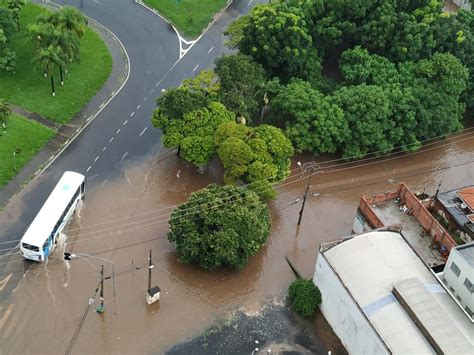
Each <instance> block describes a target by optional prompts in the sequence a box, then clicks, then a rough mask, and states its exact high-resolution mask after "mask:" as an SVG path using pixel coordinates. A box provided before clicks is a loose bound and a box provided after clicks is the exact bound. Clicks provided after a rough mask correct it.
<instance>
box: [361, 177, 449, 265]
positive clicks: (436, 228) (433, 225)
mask: <svg viewBox="0 0 474 355" xmlns="http://www.w3.org/2000/svg"><path fill="white" fill-rule="evenodd" d="M397 197H398V198H400V205H406V206H407V208H408V211H407V212H408V213H410V214H411V215H412V216H413V217H415V219H416V220H417V221H418V222H419V223H420V225H421V226H422V227H423V229H424V230H425V231H426V232H427V233H428V234H429V235H430V237H431V239H432V240H433V242H435V243H436V244H437V245H438V246H439V247H440V248H441V246H444V247H445V248H446V252H445V253H443V256H444V257H445V258H447V257H448V255H449V252H450V251H451V248H453V247H455V246H456V245H457V244H456V242H455V241H454V239H453V238H452V237H451V235H450V234H449V233H448V232H447V231H446V230H445V229H444V228H443V226H442V225H441V224H440V223H439V222H438V221H437V220H436V219H435V218H434V217H433V216H432V215H431V213H430V212H429V211H428V208H429V206H430V201H420V200H419V199H418V198H417V197H416V196H415V195H414V194H413V192H411V190H410V189H409V188H408V187H407V186H406V185H405V184H404V183H401V184H399V185H398V189H397V191H393V192H386V193H380V194H375V195H373V196H370V197H366V196H362V198H361V199H360V203H359V211H360V212H361V213H362V214H363V215H364V217H365V218H366V220H367V222H368V223H369V224H370V225H371V226H372V227H373V228H381V227H384V224H383V223H382V221H381V220H380V218H379V217H378V216H377V214H376V213H375V212H374V210H373V209H372V207H371V205H376V204H379V203H383V202H386V201H390V200H394V199H396V198H397Z"/></svg>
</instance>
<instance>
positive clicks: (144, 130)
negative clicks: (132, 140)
mask: <svg viewBox="0 0 474 355" xmlns="http://www.w3.org/2000/svg"><path fill="white" fill-rule="evenodd" d="M147 129H148V127H145V128H143V131H141V133H140V134H139V136H140V137H141V136H142V134H143V133H145V132H146V130H147Z"/></svg>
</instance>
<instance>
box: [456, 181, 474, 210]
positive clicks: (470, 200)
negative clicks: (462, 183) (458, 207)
mask: <svg viewBox="0 0 474 355" xmlns="http://www.w3.org/2000/svg"><path fill="white" fill-rule="evenodd" d="M457 193H458V196H459V198H460V199H461V200H462V201H463V202H464V203H465V204H466V205H467V206H468V207H469V209H470V210H471V211H474V186H471V187H468V188H465V189H462V190H459V191H458V192H457Z"/></svg>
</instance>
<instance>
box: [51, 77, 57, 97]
mask: <svg viewBox="0 0 474 355" xmlns="http://www.w3.org/2000/svg"><path fill="white" fill-rule="evenodd" d="M51 90H52V91H53V96H56V92H55V91H54V79H53V76H52V75H51Z"/></svg>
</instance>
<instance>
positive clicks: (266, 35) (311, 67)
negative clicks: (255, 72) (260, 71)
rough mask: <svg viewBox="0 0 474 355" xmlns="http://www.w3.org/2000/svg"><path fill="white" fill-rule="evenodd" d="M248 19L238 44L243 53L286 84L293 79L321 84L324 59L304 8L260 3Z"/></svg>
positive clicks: (284, 4) (293, 5)
mask: <svg viewBox="0 0 474 355" xmlns="http://www.w3.org/2000/svg"><path fill="white" fill-rule="evenodd" d="M249 16H250V17H249V21H248V23H247V25H246V26H245V27H244V29H243V37H242V39H241V40H240V42H239V49H240V51H241V52H242V53H244V54H247V55H250V56H251V57H252V58H253V59H254V60H255V61H256V62H257V63H260V64H261V65H262V66H263V67H264V68H265V70H266V72H267V74H268V75H270V76H271V77H274V76H276V77H279V78H281V79H282V81H283V82H287V81H289V79H290V78H292V77H299V78H303V79H305V80H308V81H315V82H317V81H319V78H320V71H321V59H320V57H319V56H318V53H317V50H316V49H315V47H314V46H313V40H312V38H311V35H310V33H309V28H308V24H307V23H306V20H305V14H304V12H303V10H302V8H301V7H299V6H297V5H296V4H293V3H292V2H290V3H287V2H280V3H271V4H263V5H262V4H259V5H257V6H255V7H254V8H253V9H252V11H251V13H250V15H249Z"/></svg>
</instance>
